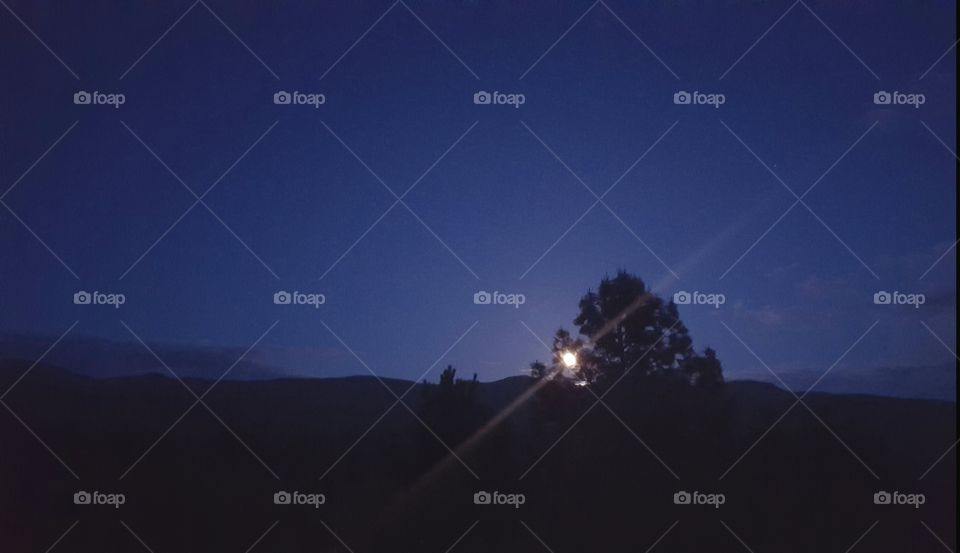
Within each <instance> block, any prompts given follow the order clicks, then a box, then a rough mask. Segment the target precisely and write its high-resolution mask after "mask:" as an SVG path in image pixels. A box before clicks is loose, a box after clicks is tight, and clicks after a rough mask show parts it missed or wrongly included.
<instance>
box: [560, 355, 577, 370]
mask: <svg viewBox="0 0 960 553" xmlns="http://www.w3.org/2000/svg"><path fill="white" fill-rule="evenodd" d="M560 359H561V360H563V364H564V365H565V366H566V367H567V368H568V369H572V368H574V367H576V366H577V354H575V353H573V352H572V351H565V352H563V355H561V356H560Z"/></svg>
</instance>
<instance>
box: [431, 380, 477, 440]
mask: <svg viewBox="0 0 960 553" xmlns="http://www.w3.org/2000/svg"><path fill="white" fill-rule="evenodd" d="M477 384H478V381H477V374H476V373H474V375H473V379H472V380H463V379H460V378H457V369H455V368H453V365H447V368H446V369H444V370H443V372H442V373H440V382H439V383H438V384H436V385H433V384H427V385H426V387H425V388H424V394H423V405H422V408H421V411H422V416H423V419H424V420H425V421H426V422H427V424H428V425H429V426H430V428H431V429H433V430H434V431H435V432H436V433H437V434H438V435H439V436H440V438H441V439H443V440H444V442H446V443H447V444H448V445H450V446H451V447H453V446H454V445H456V444H458V443H460V442H461V441H463V440H464V439H466V438H467V437H469V436H470V434H471V433H472V432H473V431H474V430H475V429H476V428H477V427H478V425H479V422H480V416H479V411H478V407H477V404H476V391H477Z"/></svg>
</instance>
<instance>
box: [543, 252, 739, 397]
mask: <svg viewBox="0 0 960 553" xmlns="http://www.w3.org/2000/svg"><path fill="white" fill-rule="evenodd" d="M579 308H580V312H579V314H578V315H577V317H576V318H575V319H574V321H573V323H574V324H575V325H577V327H578V328H579V333H580V335H581V336H584V337H586V338H587V339H588V343H584V340H583V339H581V338H576V339H575V338H573V337H572V336H571V335H570V333H569V332H568V331H566V330H564V329H562V328H561V329H560V330H558V331H557V333H556V335H555V336H554V340H553V348H552V349H553V351H554V364H553V366H552V367H551V369H552V371H562V370H563V369H564V365H563V364H562V358H561V357H560V356H561V355H562V354H563V352H564V351H571V352H574V353H575V354H576V355H577V367H576V374H577V376H578V377H579V378H580V379H582V380H584V381H586V382H588V383H591V384H599V385H601V386H606V385H612V384H613V383H614V382H616V381H618V380H620V379H622V378H624V377H625V376H626V375H628V374H630V375H633V376H634V377H635V379H641V378H642V377H645V376H655V375H660V376H670V377H675V378H683V379H684V380H686V381H687V383H688V384H693V385H698V386H701V385H702V386H712V385H717V384H720V383H722V382H723V374H722V369H721V366H720V361H719V360H718V359H717V357H716V352H715V351H713V350H712V349H709V348H708V349H707V351H706V352H705V353H704V355H702V356H701V355H698V354H697V353H696V352H695V351H694V349H693V340H692V339H691V338H690V335H689V333H688V331H687V327H686V326H685V325H684V324H683V322H682V321H681V320H680V316H679V312H678V310H677V306H676V304H675V303H673V301H672V300H670V301H665V300H663V299H662V298H660V297H659V296H657V295H656V294H654V293H652V292H651V291H650V290H649V289H648V288H647V286H646V284H645V283H644V282H643V280H642V279H640V277H637V276H635V275H632V274H630V273H627V272H626V271H618V272H617V274H616V276H615V277H613V278H610V277H604V278H603V280H601V281H600V286H599V287H598V288H597V291H596V292H594V291H593V290H589V291H588V292H587V293H586V295H584V296H583V297H582V298H581V299H580V304H579ZM552 371H548V372H552Z"/></svg>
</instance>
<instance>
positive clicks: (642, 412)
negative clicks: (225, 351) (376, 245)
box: [0, 362, 957, 553]
mask: <svg viewBox="0 0 960 553" xmlns="http://www.w3.org/2000/svg"><path fill="white" fill-rule="evenodd" d="M28 366H29V365H28V364H26V363H17V362H7V363H4V364H3V365H2V366H0V393H4V392H6V391H8V389H9V393H7V394H6V395H5V396H4V397H3V404H5V405H6V406H7V408H2V409H0V545H2V550H3V551H4V552H5V553H6V552H11V553H12V552H27V551H47V550H48V548H51V546H53V548H52V549H51V551H55V552H58V553H70V552H107V551H110V552H114V551H116V552H121V551H124V552H125V551H131V552H134V551H152V552H154V553H163V552H171V553H172V552H178V553H179V552H190V551H196V552H237V553H243V552H245V551H254V552H257V551H261V552H300V551H304V552H305V551H353V552H355V553H361V552H367V551H369V552H373V551H390V552H401V551H402V552H407V551H409V552H413V551H423V552H437V553H444V552H446V551H454V552H463V553H466V552H480V551H482V552H494V551H496V552H514V551H530V552H546V551H552V552H554V553H563V552H588V551H623V552H627V551H630V552H637V551H639V552H643V551H648V550H649V551H653V552H670V551H683V552H689V551H712V552H724V551H741V552H742V551H752V552H754V553H763V552H777V553H781V552H794V551H796V552H809V551H823V552H827V551H837V552H840V553H843V552H845V551H852V552H857V551H862V552H884V551H891V552H892V551H897V552H904V551H910V552H917V551H946V550H947V548H949V549H951V550H954V551H955V550H956V493H957V487H956V478H955V474H956V452H955V450H952V451H950V452H949V453H947V454H946V456H944V453H945V452H947V451H948V448H949V447H950V446H951V444H953V443H954V440H955V439H956V428H955V410H956V407H955V403H953V402H939V401H921V400H903V399H891V398H881V397H872V396H852V395H845V396H840V395H829V394H818V393H811V394H810V395H809V396H806V397H805V398H804V399H803V403H802V404H795V402H796V398H795V397H794V396H793V395H792V394H791V393H789V392H786V391H783V390H781V389H779V388H776V387H774V386H771V385H767V384H760V383H755V382H732V383H728V384H726V385H724V386H722V387H720V388H719V389H716V390H697V389H673V388H670V387H669V386H659V385H657V386H654V385H652V384H651V385H647V386H641V385H638V384H632V385H625V386H621V387H619V388H617V389H615V390H613V391H611V392H610V393H609V394H608V395H606V396H605V397H604V399H603V403H599V404H598V403H597V402H596V397H597V396H596V395H594V393H595V392H594V391H593V390H590V389H587V388H577V387H561V386H556V385H554V384H546V385H543V386H537V385H536V384H535V381H533V380H532V379H528V378H513V379H507V380H502V381H499V382H493V383H482V384H478V385H477V386H476V387H475V389H473V391H472V392H470V395H469V397H467V398H465V397H461V396H459V395H456V397H443V396H442V394H441V392H440V391H439V390H438V388H437V386H431V387H428V386H426V385H423V384H418V385H416V387H414V388H413V389H412V390H410V391H409V393H408V394H407V395H406V396H404V397H403V403H402V404H396V397H395V396H394V395H393V394H394V393H395V394H397V395H401V394H403V393H404V392H405V391H407V389H408V387H410V386H411V383H410V382H404V381H397V380H390V381H386V383H385V384H386V385H387V386H384V385H383V383H381V382H379V381H378V380H376V379H374V378H373V377H354V378H342V379H330V380H292V379H291V380H273V381H260V382H237V381H223V382H220V383H218V384H217V385H216V386H215V387H213V388H210V385H211V382H209V381H199V380H188V381H186V385H187V386H189V388H190V389H191V390H192V393H191V391H189V390H188V389H187V388H186V387H184V385H183V384H182V383H181V382H178V381H177V380H175V379H174V378H172V377H168V376H160V375H157V376H145V377H136V378H117V379H108V380H95V379H90V378H86V377H80V376H76V375H74V374H72V373H69V372H66V371H62V370H59V369H56V368H51V367H45V366H38V367H36V368H34V369H33V370H32V371H31V372H30V373H29V374H28V375H27V376H26V377H25V378H23V379H22V380H21V381H19V382H18V383H17V384H16V386H14V387H13V388H12V389H10V386H11V385H12V384H14V382H15V381H16V380H17V378H18V377H19V376H20V375H21V374H23V372H24V371H25V370H26V369H27V367H28ZM387 387H389V388H390V390H388V389H387ZM428 388H429V389H428ZM208 389H209V390H210V391H209V393H208V394H207V395H204V394H205V393H206V391H207V390H208ZM391 390H392V392H393V393H391ZM193 393H195V394H196V395H197V396H200V397H202V398H203V403H199V404H195V402H196V397H195V396H194V395H193ZM600 393H602V392H600ZM191 406H192V408H191ZM391 406H393V407H392V409H391ZM791 406H792V408H791ZM388 409H389V411H388ZM585 412H586V415H584V413H585ZM385 413H386V414H385ZM785 413H786V415H784V414H785ZM181 417H182V418H181ZM781 417H782V418H781ZM777 421H779V422H777ZM775 422H776V424H774V423H775ZM174 423H176V424H175V426H173V428H172V429H171V426H172V425H174ZM771 425H774V426H773V428H772V429H770V428H771ZM571 427H572V429H571ZM158 440H159V441H158ZM558 440H559V441H558ZM444 444H446V445H444ZM447 446H449V448H450V449H451V450H453V451H454V453H455V455H454V454H452V453H451V452H450V450H448V449H447ZM48 448H49V450H48ZM58 457H59V460H58ZM941 457H942V460H940V461H939V462H937V461H938V459H940V458H941ZM61 461H62V462H61ZM931 467H932V468H931ZM79 491H87V492H90V493H91V494H92V493H93V492H99V493H100V494H108V495H104V496H100V498H101V500H102V501H111V500H109V499H104V498H109V497H112V498H113V500H112V501H113V502H114V503H116V502H117V498H118V497H120V496H116V495H113V496H111V495H109V494H123V496H122V501H123V504H122V505H119V506H114V505H109V504H105V505H103V504H102V505H89V504H87V505H85V504H80V505H77V504H75V502H74V494H75V493H77V492H79ZM279 491H287V492H290V493H292V492H299V493H300V494H304V495H301V496H299V497H300V499H301V500H302V501H307V502H308V501H311V500H310V499H304V498H310V497H312V498H313V500H317V498H319V497H320V496H319V495H311V494H323V495H322V500H323V502H324V503H323V504H322V505H319V506H313V505H309V504H306V505H288V504H280V505H277V504H275V502H274V494H275V493H277V492H279ZM479 491H487V492H491V493H492V492H498V493H499V494H504V495H496V494H495V495H494V497H499V501H502V502H510V503H514V504H515V503H518V502H519V501H522V503H523V504H522V505H519V506H516V505H512V504H487V505H483V504H481V505H476V504H475V503H474V495H475V494H476V493H477V492H479ZM884 491H885V492H889V493H890V494H891V497H892V498H893V499H892V500H891V503H895V502H897V501H898V498H899V500H900V501H912V502H913V503H917V502H918V501H919V500H918V499H917V498H919V497H922V504H921V505H918V506H916V505H909V504H899V505H898V504H887V505H884V504H880V505H878V504H875V501H874V497H875V494H877V493H878V492H884ZM678 492H689V493H690V494H691V497H695V498H699V500H700V501H708V502H712V503H714V505H711V504H700V505H684V504H679V505H678V504H675V501H674V498H675V494H677V493H678ZM693 492H697V493H698V494H702V495H697V494H694V493H693ZM894 492H897V493H899V494H901V495H897V494H894ZM516 494H522V496H520V495H516ZM718 494H722V496H720V495H718ZM917 494H923V495H922V496H919V495H917ZM291 497H293V496H291ZM521 497H522V499H519V498H521ZM678 497H680V498H682V497H683V495H682V494H681V496H678ZM720 497H722V499H718V498H720ZM881 497H882V496H881ZM907 498H913V499H912V500H910V499H907ZM94 501H96V500H94ZM292 501H296V500H292ZM496 501H498V500H497V499H494V500H493V501H492V502H496ZM696 501H697V499H693V500H692V502H696ZM719 501H722V505H719V506H718V505H715V504H716V503H718V502H719ZM68 529H69V531H68ZM65 532H66V533H65ZM61 538H62V539H61ZM58 540H59V541H58ZM858 540H859V541H858ZM941 540H942V542H941Z"/></svg>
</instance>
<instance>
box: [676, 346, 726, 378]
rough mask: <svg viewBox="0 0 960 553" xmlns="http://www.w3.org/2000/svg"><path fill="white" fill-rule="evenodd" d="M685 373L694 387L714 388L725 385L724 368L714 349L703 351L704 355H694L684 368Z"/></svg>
mask: <svg viewBox="0 0 960 553" xmlns="http://www.w3.org/2000/svg"><path fill="white" fill-rule="evenodd" d="M683 370H684V373H685V374H686V376H687V378H688V379H689V381H690V383H691V384H693V385H694V386H703V387H713V386H718V385H720V384H723V368H722V367H721V366H720V360H719V359H717V352H716V351H714V350H713V349H712V348H707V349H705V350H704V351H703V355H694V356H693V357H691V358H690V359H688V360H687V363H686V365H685V366H684V367H683Z"/></svg>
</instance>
